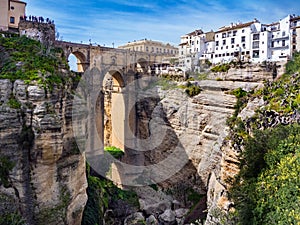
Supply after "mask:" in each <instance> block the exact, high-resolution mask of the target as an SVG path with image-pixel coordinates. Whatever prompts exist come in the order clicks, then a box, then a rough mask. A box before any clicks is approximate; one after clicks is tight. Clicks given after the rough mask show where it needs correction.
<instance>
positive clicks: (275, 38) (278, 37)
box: [272, 35, 289, 41]
mask: <svg viewBox="0 0 300 225" xmlns="http://www.w3.org/2000/svg"><path fill="white" fill-rule="evenodd" d="M285 39H289V35H285V36H276V37H273V38H272V40H276V41H279V40H285Z"/></svg>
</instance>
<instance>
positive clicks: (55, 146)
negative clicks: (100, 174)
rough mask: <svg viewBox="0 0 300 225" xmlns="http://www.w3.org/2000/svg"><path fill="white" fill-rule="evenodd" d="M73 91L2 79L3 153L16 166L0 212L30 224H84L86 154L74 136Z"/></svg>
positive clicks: (0, 150) (0, 123) (3, 193)
mask: <svg viewBox="0 0 300 225" xmlns="http://www.w3.org/2000/svg"><path fill="white" fill-rule="evenodd" d="M70 90H71V86H70V85H69V86H68V85H65V86H64V87H60V88H57V87H56V86H54V87H53V90H49V89H46V88H45V89H44V88H43V87H42V86H41V85H38V84H37V83H35V82H31V83H29V84H28V83H25V82H24V81H21V80H16V81H15V82H11V81H10V80H0V155H1V158H2V159H5V161H6V162H7V163H6V164H11V165H13V166H12V167H10V168H9V169H11V170H9V169H7V171H6V174H5V175H4V176H5V177H2V180H1V181H3V180H6V181H7V182H6V184H5V185H1V188H0V196H1V199H2V200H3V201H2V200H1V205H0V212H5V213H11V214H21V216H22V217H23V218H24V219H25V220H26V222H27V223H28V224H74V225H76V224H77V225H79V224H81V218H82V213H83V209H84V206H85V204H86V201H87V195H86V188H87V182H86V176H85V157H84V155H83V154H81V153H80V152H79V151H78V148H77V145H76V143H75V141H74V138H73V136H72V126H71V117H72V115H71V112H72V107H71V106H72V98H71V95H70ZM8 162H9V163H8ZM2 165H5V164H3V162H2ZM4 170H5V168H4ZM2 184H3V183H2Z"/></svg>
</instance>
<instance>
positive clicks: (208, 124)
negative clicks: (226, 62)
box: [138, 80, 262, 217]
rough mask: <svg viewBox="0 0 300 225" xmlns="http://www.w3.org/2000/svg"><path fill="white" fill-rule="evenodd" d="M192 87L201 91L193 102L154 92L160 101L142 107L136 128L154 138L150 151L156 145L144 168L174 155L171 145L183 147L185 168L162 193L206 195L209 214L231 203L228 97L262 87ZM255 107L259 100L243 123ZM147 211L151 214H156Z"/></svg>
mask: <svg viewBox="0 0 300 225" xmlns="http://www.w3.org/2000/svg"><path fill="white" fill-rule="evenodd" d="M195 84H196V85H198V86H200V88H201V89H202V91H201V93H200V94H198V95H196V96H194V97H188V96H187V95H186V93H184V91H183V90H181V89H173V90H161V89H158V90H156V93H155V94H156V95H157V96H159V97H157V98H156V99H154V100H153V101H152V102H149V101H148V102H146V103H147V104H146V103H145V104H141V107H140V108H139V111H138V116H139V122H140V123H141V121H142V124H139V125H141V126H139V128H140V130H139V134H140V135H141V137H144V138H145V137H148V136H154V137H155V138H153V139H154V140H153V141H152V142H151V144H152V145H153V144H157V143H156V142H155V141H157V140H160V143H159V144H157V147H156V148H154V147H153V146H151V147H152V149H154V150H152V151H148V152H146V153H145V163H146V165H150V164H155V163H158V162H160V161H161V160H163V159H165V158H167V157H168V155H170V154H172V148H173V147H174V145H175V146H176V145H177V146H178V145H179V146H182V148H183V149H184V151H185V154H186V156H187V157H188V159H189V161H188V163H187V164H188V165H186V166H185V167H183V168H182V169H181V171H180V172H178V173H176V175H174V176H172V177H170V179H169V180H167V181H164V182H163V183H161V184H160V185H161V186H162V187H164V188H168V187H169V186H172V184H182V185H187V186H189V187H192V188H193V189H194V190H196V191H198V192H200V193H203V194H204V193H207V196H208V202H207V204H208V210H210V209H212V210H213V209H214V208H215V207H221V208H229V207H230V205H231V204H232V203H231V202H230V201H229V200H228V199H227V194H226V191H225V190H226V187H225V186H224V184H223V183H222V180H226V179H227V178H229V177H232V176H234V175H235V174H236V173H237V172H238V158H237V153H236V152H233V150H232V148H230V145H228V146H224V142H225V140H226V139H225V138H226V136H227V135H228V132H229V128H228V127H227V125H226V120H227V118H229V117H230V116H231V115H232V114H233V112H234V105H235V103H236V97H235V96H234V95H231V94H229V93H228V92H229V91H230V90H234V89H237V88H239V87H241V88H242V89H244V90H246V91H250V90H252V89H255V88H256V87H260V86H261V85H262V84H261V83H255V82H251V83H248V82H238V81H214V80H208V81H198V82H195ZM147 100H149V98H148V99H147ZM259 104H262V102H261V100H260V99H255V100H254V101H253V102H251V103H249V105H248V107H247V108H248V110H247V111H245V112H243V113H242V114H241V117H249V116H251V115H252V113H253V112H254V110H255V108H256V105H259ZM149 109H151V110H149ZM150 112H151V113H150ZM158 117H159V118H163V120H164V121H165V123H164V126H165V127H166V128H164V129H166V130H167V131H165V132H163V133H162V132H161V130H162V128H160V129H161V130H159V129H158V127H159V126H154V125H153V124H152V122H153V121H154V120H155V119H156V118H158ZM160 127H161V126H160ZM162 135H165V138H162V137H161V136H162ZM161 140H162V141H161ZM143 147H144V148H146V147H147V146H143ZM149 149H151V148H149ZM165 172H166V173H168V172H170V171H165ZM147 196H149V195H147ZM143 203H144V202H142V205H143ZM144 205H145V204H144ZM148 206H150V204H148ZM156 208H157V207H156ZM147 209H148V208H147ZM167 210H170V208H168V209H167ZM150 211H151V212H149V213H154V212H155V210H154V209H153V210H150ZM211 212H212V211H211ZM177 213H179V212H177ZM175 214H176V212H175ZM176 217H178V216H176Z"/></svg>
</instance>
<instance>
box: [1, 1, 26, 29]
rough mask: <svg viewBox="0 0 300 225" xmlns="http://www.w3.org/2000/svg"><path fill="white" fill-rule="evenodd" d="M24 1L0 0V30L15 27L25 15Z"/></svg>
mask: <svg viewBox="0 0 300 225" xmlns="http://www.w3.org/2000/svg"><path fill="white" fill-rule="evenodd" d="M25 8H26V3H25V2H22V1H18V0H0V30H2V31H7V30H9V29H17V28H18V25H19V22H20V18H21V17H23V18H24V17H25Z"/></svg>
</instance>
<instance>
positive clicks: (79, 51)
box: [55, 41, 166, 75]
mask: <svg viewBox="0 0 300 225" xmlns="http://www.w3.org/2000/svg"><path fill="white" fill-rule="evenodd" d="M55 46H57V47H60V48H62V49H63V50H64V53H65V56H66V57H67V58H68V57H69V56H70V54H73V55H75V56H76V58H77V66H78V72H84V71H86V69H88V68H89V67H98V66H100V65H101V66H102V65H103V63H104V64H111V65H114V66H115V67H116V68H117V69H118V70H117V71H119V72H120V73H121V75H125V74H126V73H127V72H128V71H131V70H134V71H136V72H139V73H144V74H147V73H150V71H149V67H151V66H152V65H153V64H154V63H156V64H157V63H162V61H163V59H164V58H165V57H166V56H165V55H164V54H159V53H147V52H139V51H128V50H124V49H118V48H109V47H103V46H100V45H98V46H95V45H91V44H90V45H88V44H79V43H72V42H64V41H55ZM103 57H105V59H104V58H103ZM121 71H122V72H121ZM122 73H123V74H122Z"/></svg>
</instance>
